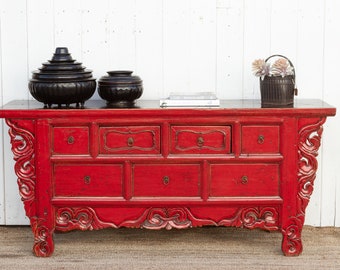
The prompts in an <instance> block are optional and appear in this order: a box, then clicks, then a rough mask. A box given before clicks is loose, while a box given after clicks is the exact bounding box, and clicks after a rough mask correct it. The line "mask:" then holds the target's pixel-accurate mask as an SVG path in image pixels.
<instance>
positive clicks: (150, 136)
mask: <svg viewBox="0 0 340 270" xmlns="http://www.w3.org/2000/svg"><path fill="white" fill-rule="evenodd" d="M99 134H100V153H101V154H159V153H160V127H159V126H142V127H139V126H129V127H100V131H99Z"/></svg>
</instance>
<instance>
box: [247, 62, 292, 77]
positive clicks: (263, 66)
mask: <svg viewBox="0 0 340 270" xmlns="http://www.w3.org/2000/svg"><path fill="white" fill-rule="evenodd" d="M252 70H253V73H254V75H255V76H257V77H261V79H262V80H263V79H264V77H265V76H281V77H282V78H283V77H285V76H288V75H294V68H293V67H292V66H291V65H290V63H289V61H288V60H287V59H285V58H281V57H280V58H278V59H277V60H276V61H275V62H274V63H273V64H272V65H271V64H270V63H268V62H267V61H266V60H264V59H257V60H255V61H254V62H253V63H252Z"/></svg>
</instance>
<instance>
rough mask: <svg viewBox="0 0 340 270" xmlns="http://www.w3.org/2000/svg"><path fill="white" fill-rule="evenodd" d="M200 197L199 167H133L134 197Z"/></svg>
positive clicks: (185, 165) (193, 165)
mask: <svg viewBox="0 0 340 270" xmlns="http://www.w3.org/2000/svg"><path fill="white" fill-rule="evenodd" d="M199 195H200V166H199V165H198V164H197V165H196V164H190V165H188V164H183V165H182V164H166V165H164V164H158V165H144V164H143V165H134V166H133V196H135V197H168V196H173V197H197V196H199Z"/></svg>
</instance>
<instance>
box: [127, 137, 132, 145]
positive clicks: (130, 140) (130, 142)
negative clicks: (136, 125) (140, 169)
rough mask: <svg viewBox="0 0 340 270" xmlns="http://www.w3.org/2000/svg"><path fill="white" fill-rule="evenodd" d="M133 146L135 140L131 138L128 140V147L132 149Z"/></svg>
mask: <svg viewBox="0 0 340 270" xmlns="http://www.w3.org/2000/svg"><path fill="white" fill-rule="evenodd" d="M133 144H134V140H133V138H132V137H129V138H128V139H127V145H128V146H129V147H132V146H133Z"/></svg>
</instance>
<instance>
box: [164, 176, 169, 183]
mask: <svg viewBox="0 0 340 270" xmlns="http://www.w3.org/2000/svg"><path fill="white" fill-rule="evenodd" d="M169 182H170V177H169V176H164V177H163V184H164V185H168V184H169Z"/></svg>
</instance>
